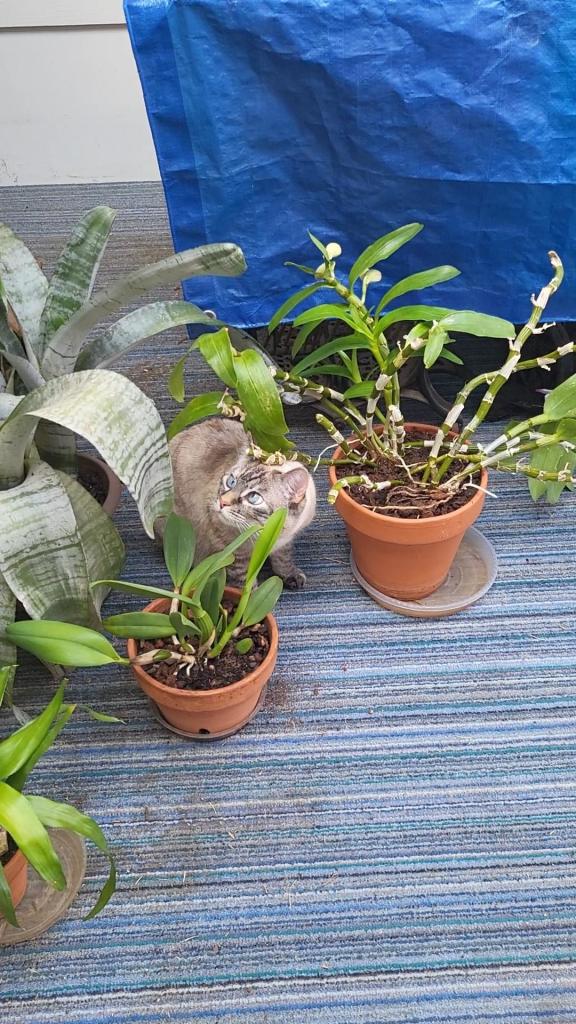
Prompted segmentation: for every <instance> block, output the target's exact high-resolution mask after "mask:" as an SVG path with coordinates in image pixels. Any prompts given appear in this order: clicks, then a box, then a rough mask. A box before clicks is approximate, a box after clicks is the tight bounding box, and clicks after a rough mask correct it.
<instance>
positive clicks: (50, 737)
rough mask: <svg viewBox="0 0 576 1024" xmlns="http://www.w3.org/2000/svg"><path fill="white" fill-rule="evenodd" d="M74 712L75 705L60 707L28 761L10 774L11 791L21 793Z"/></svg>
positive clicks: (8, 779)
mask: <svg viewBox="0 0 576 1024" xmlns="http://www.w3.org/2000/svg"><path fill="white" fill-rule="evenodd" d="M75 710H76V705H75V704H63V705H62V707H61V709H60V712H59V714H58V717H57V718H56V719H55V720H54V722H53V723H52V725H51V726H50V728H49V729H48V731H47V732H46V734H45V736H44V739H43V740H41V741H40V743H39V744H38V746H37V747H35V749H34V750H33V752H32V753H31V754H30V757H29V758H28V760H27V761H25V762H24V764H22V765H21V766H20V768H19V769H18V771H16V772H13V773H11V774H10V775H9V776H8V778H7V779H6V782H7V783H8V785H9V786H12V789H17V790H18V792H19V793H21V792H22V790H23V789H24V786H25V785H26V781H27V779H28V776H29V775H30V773H31V772H32V770H33V769H34V768H35V766H36V765H37V763H38V761H39V760H40V758H41V757H43V756H44V754H45V753H46V751H47V750H49V749H50V747H51V746H52V744H53V743H54V740H55V739H57V737H58V736H59V735H60V733H61V732H62V729H63V728H64V726H65V725H66V723H67V722H68V721H69V719H70V718H71V716H72V715H73V714H74V712H75Z"/></svg>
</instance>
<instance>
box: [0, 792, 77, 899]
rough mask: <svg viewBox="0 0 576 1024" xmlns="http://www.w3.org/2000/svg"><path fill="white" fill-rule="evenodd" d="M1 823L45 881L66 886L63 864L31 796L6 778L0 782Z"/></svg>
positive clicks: (57, 886)
mask: <svg viewBox="0 0 576 1024" xmlns="http://www.w3.org/2000/svg"><path fill="white" fill-rule="evenodd" d="M0 826H2V828H4V829H6V831H7V832H8V834H9V835H11V836H12V838H13V840H14V842H15V843H16V845H17V846H19V847H20V849H21V851H22V853H23V854H24V856H25V857H26V860H27V861H28V862H29V863H30V864H31V865H32V867H33V868H35V869H36V871H37V872H38V874H39V875H40V877H41V878H43V879H44V881H45V882H48V884H49V885H52V886H53V887H54V888H55V889H60V890H61V889H65V888H66V877H65V875H64V872H63V870H62V865H61V864H60V860H59V858H58V855H57V853H56V851H55V849H54V847H53V845H52V841H51V839H50V836H49V835H48V833H47V831H46V829H45V828H44V825H43V823H42V821H41V820H40V818H39V817H38V814H37V813H36V811H35V809H34V807H33V805H32V803H31V799H30V797H26V796H23V795H22V793H19V792H18V791H17V790H15V789H12V787H11V786H9V785H8V784H7V783H6V782H0Z"/></svg>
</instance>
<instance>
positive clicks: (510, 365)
mask: <svg viewBox="0 0 576 1024" xmlns="http://www.w3.org/2000/svg"><path fill="white" fill-rule="evenodd" d="M548 256H549V258H550V263H551V264H552V267H553V270H554V273H553V276H552V278H551V280H550V281H549V282H548V284H547V285H545V287H544V288H542V289H541V291H540V294H539V295H538V296H537V297H534V296H532V305H533V309H532V315H531V317H530V319H529V320H528V322H527V323H526V324H525V325H524V327H523V328H522V330H521V331H519V333H518V334H517V335H516V337H515V338H514V339H512V340H511V341H510V346H509V352H508V358H507V359H506V360H505V362H504V364H503V366H501V367H500V369H499V370H498V371H497V372H496V374H495V375H494V377H493V379H492V380H491V382H490V384H489V385H488V388H487V390H486V392H485V394H484V397H483V399H482V401H481V402H480V405H479V406H478V408H477V410H476V413H475V414H474V416H473V417H472V419H471V420H470V422H469V423H468V424H467V425H466V427H465V428H464V430H463V431H462V432H461V433H460V434H458V435H457V437H455V438H454V441H453V442H452V445H451V446H450V451H449V452H448V455H447V456H446V457H445V458H444V460H443V462H442V464H441V466H440V467H439V468H436V467H435V465H434V461H433V460H434V459H435V457H436V455H437V451H435V450H434V448H433V449H432V452H431V453H430V460H431V467H432V479H433V480H434V481H435V482H436V483H439V482H440V481H441V480H442V477H443V476H444V475H445V473H446V472H447V470H448V468H449V466H450V464H451V462H452V460H453V459H454V458H456V457H457V455H458V452H459V450H460V448H461V447H462V445H463V444H465V443H466V441H467V440H468V438H469V437H471V435H472V434H473V433H474V432H475V431H476V430H477V429H478V427H479V426H480V424H481V423H483V421H484V419H485V418H486V416H487V414H488V412H489V410H490V408H491V407H492V404H493V402H494V399H495V398H496V396H497V394H498V392H499V391H500V389H501V388H502V387H504V384H506V382H507V381H508V380H509V378H510V376H511V374H512V373H513V372H514V370H515V368H516V367H517V365H518V364H519V362H520V356H521V353H522V347H523V345H524V344H525V342H526V341H527V340H528V338H530V337H531V336H532V335H533V334H534V333H535V331H536V329H537V326H538V323H539V322H540V318H541V317H542V313H543V312H544V310H545V308H546V306H547V304H548V301H549V299H550V297H551V296H552V295H553V294H554V292H555V291H557V289H558V288H559V286H560V284H561V282H562V278H563V277H564V269H563V267H562V261H561V260H560V257H559V256H558V255H557V253H555V252H553V251H551V252H549V253H548ZM462 409H463V406H462V404H461V403H460V402H459V401H458V399H457V401H456V404H455V405H454V406H452V409H451V410H450V412H449V413H448V416H447V417H446V418H445V420H444V423H443V424H442V426H441V427H440V430H439V433H438V435H437V438H438V437H439V438H440V441H441V440H442V438H443V437H445V436H446V434H447V433H448V431H449V430H450V427H452V426H453V425H454V424H455V423H456V421H457V419H458V417H459V415H460V413H461V412H462Z"/></svg>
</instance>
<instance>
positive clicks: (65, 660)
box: [6, 619, 125, 668]
mask: <svg viewBox="0 0 576 1024" xmlns="http://www.w3.org/2000/svg"><path fill="white" fill-rule="evenodd" d="M6 634H7V636H8V637H9V639H10V640H12V642H13V643H15V644H16V645H17V646H18V647H22V648H23V650H25V651H28V652H29V653H30V654H34V655H35V656H36V657H37V658H41V659H42V660H43V661H49V662H52V663H53V664H54V665H66V666H71V667H75V668H81V667H84V666H97V665H110V664H115V663H116V664H123V663H124V662H125V659H124V658H121V657H120V655H119V654H117V652H116V651H115V650H114V648H113V647H112V644H111V643H110V642H109V641H108V640H107V639H106V637H104V636H102V634H101V633H97V632H96V631H95V630H94V629H86V628H85V627H84V626H76V625H73V624H72V623H68V622H55V621H50V620H47V619H37V620H35V621H23V622H13V623H12V624H11V625H9V626H8V627H7V629H6Z"/></svg>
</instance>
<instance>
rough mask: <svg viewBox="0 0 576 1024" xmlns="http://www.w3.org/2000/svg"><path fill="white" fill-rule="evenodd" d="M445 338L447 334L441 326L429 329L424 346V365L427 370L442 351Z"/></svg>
mask: <svg viewBox="0 0 576 1024" xmlns="http://www.w3.org/2000/svg"><path fill="white" fill-rule="evenodd" d="M447 339H448V335H447V334H446V331H444V330H442V328H441V327H434V328H432V330H431V331H430V334H429V335H428V341H427V342H426V345H425V347H424V366H425V367H426V369H427V370H429V369H430V367H431V366H434V363H435V362H436V360H437V359H438V357H439V355H440V353H441V352H442V349H443V348H444V345H445V344H446V341H447Z"/></svg>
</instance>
